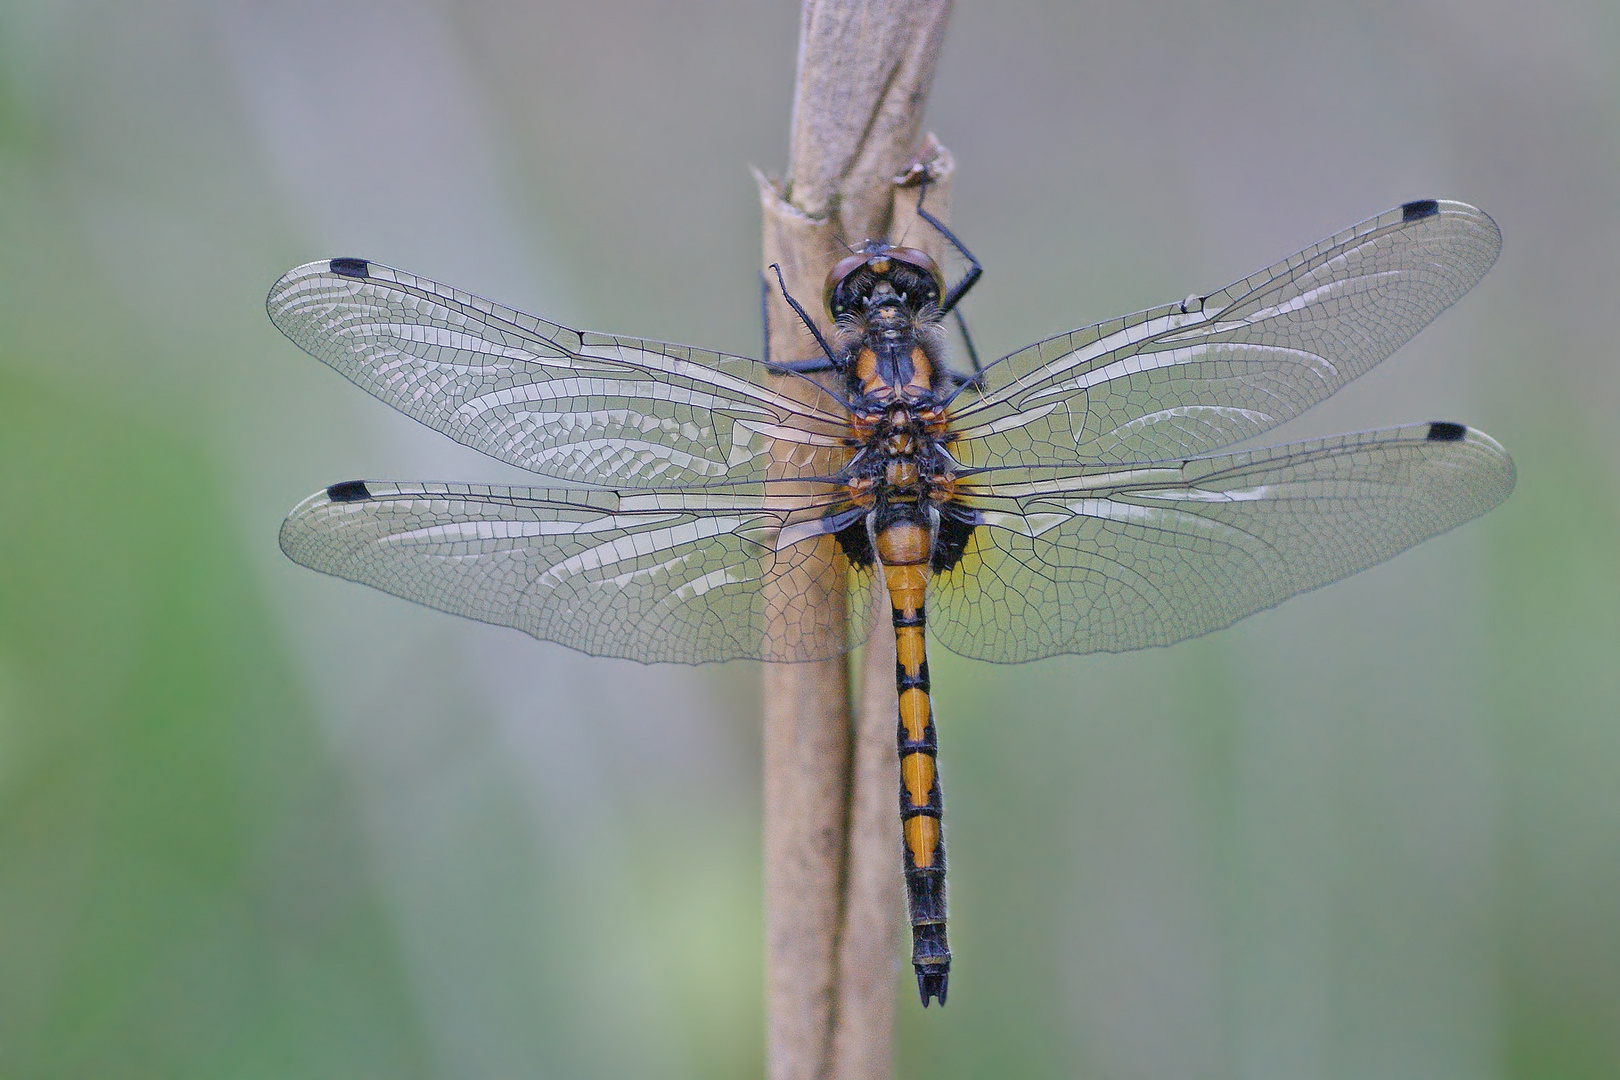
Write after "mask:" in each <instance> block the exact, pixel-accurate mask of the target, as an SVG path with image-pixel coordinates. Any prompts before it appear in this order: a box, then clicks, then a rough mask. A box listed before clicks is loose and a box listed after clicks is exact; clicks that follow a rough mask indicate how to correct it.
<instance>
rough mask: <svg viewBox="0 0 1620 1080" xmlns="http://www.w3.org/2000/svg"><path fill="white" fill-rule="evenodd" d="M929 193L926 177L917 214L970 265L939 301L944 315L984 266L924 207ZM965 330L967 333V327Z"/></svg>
mask: <svg viewBox="0 0 1620 1080" xmlns="http://www.w3.org/2000/svg"><path fill="white" fill-rule="evenodd" d="M927 194H928V181H927V180H926V179H924V180H923V182H922V190H921V191H919V192H918V193H917V216H918V217H920V218H922V219H923V220H924V221H926V222H928V224H930V225H932V226H933V227H934V228H936V229H938V230H939V235H941V236H943V237H944V238H945V239H946V240H949V241H950V243H951V246H952V247H954V248H955V249H956V250H957V251H959V252H961V253H962V258H964V259H966V260H967V261H968V265H969V269H968V272H967V274H966V275H964V276H963V278H962V280H961V281H958V282H957V283H956V284H955V285H952V286H951V287H950V288H949V289H947V290H946V291H945V299H943V300H941V301H940V302H939V313H940V314H941V315H944V314H947V313H949V312H951V311H952V310H954V309H955V308H956V305H957V304H959V303H961V301H962V297H964V296H966V295H967V294H968V290H969V289H971V288H973V286H974V285H976V284H978V281H979V278H980V277H982V276H983V275H984V267H982V266H980V265H979V260H978V259H975V258H974V257H973V252H971V251H969V250H968V249H967V246H966V245H965V244H963V243H962V241H960V240H958V239H957V238H956V234H955V233H953V232H951V230H949V229H947V228H946V227H945V225H944V223H942V222H941V221H940V220H939V218H937V217H935V216H934V215H933V214H930V213H929V212H928V211H926V210H924V209H923V197H924V196H925V195H927ZM963 332H964V333H966V328H965V327H964V330H963ZM968 348H969V349H970V350H971V349H972V345H971V344H970V345H969V346H968ZM973 366H974V370H978V361H977V360H975V361H974V365H973Z"/></svg>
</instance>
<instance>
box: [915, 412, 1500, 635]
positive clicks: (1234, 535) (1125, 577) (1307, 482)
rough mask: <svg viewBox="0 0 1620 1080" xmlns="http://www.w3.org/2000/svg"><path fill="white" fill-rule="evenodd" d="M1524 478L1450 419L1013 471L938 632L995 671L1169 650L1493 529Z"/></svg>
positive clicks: (984, 502) (939, 585)
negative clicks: (1071, 656) (1181, 458)
mask: <svg viewBox="0 0 1620 1080" xmlns="http://www.w3.org/2000/svg"><path fill="white" fill-rule="evenodd" d="M1042 473H1044V474H1045V475H1041V474H1042ZM1513 483H1514V468H1513V461H1512V459H1511V458H1509V457H1508V454H1507V451H1505V450H1503V449H1502V447H1501V446H1500V445H1498V444H1497V443H1496V441H1495V440H1493V439H1491V438H1490V436H1488V435H1486V434H1484V433H1483V432H1479V431H1474V430H1472V429H1469V428H1465V427H1463V426H1462V425H1460V424H1446V423H1435V424H1415V425H1410V426H1407V427H1399V428H1390V429H1387V430H1383V431H1372V432H1364V433H1362V434H1358V435H1341V436H1337V437H1335V438H1331V439H1324V440H1319V441H1314V442H1302V443H1293V444H1290V445H1286V446H1280V447H1274V448H1271V449H1266V450H1256V451H1253V452H1248V453H1239V454H1225V455H1219V456H1212V457H1202V458H1194V459H1192V460H1189V461H1185V462H1164V463H1149V464H1144V465H1138V466H1108V467H1106V468H1101V467H1100V468H1095V469H1091V470H1079V469H1072V470H1068V471H1067V472H1066V473H1065V471H1063V470H1010V471H1009V472H1008V473H1007V474H1005V475H1000V474H998V475H996V476H995V478H994V479H990V480H987V482H986V483H984V484H983V486H982V487H981V489H980V494H979V496H978V497H972V496H970V501H971V502H972V503H973V504H974V505H976V506H978V507H979V508H980V509H981V513H982V514H983V517H984V521H983V524H982V525H980V526H979V527H978V528H977V529H976V530H975V531H974V533H973V536H972V539H971V540H970V541H969V545H968V548H967V551H966V553H965V555H964V557H963V559H962V561H961V563H960V564H958V566H957V567H956V568H955V569H953V570H951V571H949V572H947V573H945V574H942V575H940V576H939V577H937V578H936V579H935V582H934V589H933V593H932V597H931V600H930V610H929V623H930V625H931V626H932V627H933V628H934V630H935V632H936V633H937V635H938V637H939V639H940V641H941V642H942V643H943V644H944V645H945V646H946V647H947V648H949V649H951V650H953V651H954V652H958V653H962V654H963V655H966V656H972V657H977V658H979V659H983V660H997V661H1009V662H1010V661H1022V660H1034V659H1037V658H1039V657H1043V656H1053V655H1057V654H1060V653H1089V652H1122V651H1125V650H1128V649H1140V648H1143V647H1145V646H1149V645H1168V644H1170V643H1171V642H1175V641H1180V640H1182V639H1183V638H1190V637H1195V636H1197V635H1199V634H1204V633H1208V632H1209V631H1211V630H1218V629H1220V628H1221V627H1223V626H1228V625H1230V624H1231V623H1233V622H1235V621H1236V620H1238V619H1241V618H1243V617H1244V616H1245V615H1248V614H1251V613H1253V612H1256V611H1259V610H1261V609H1263V608H1268V607H1271V606H1273V605H1275V604H1278V603H1281V602H1282V601H1283V600H1286V599H1287V598H1288V597H1290V596H1293V595H1295V594H1297V593H1301V592H1305V591H1306V590H1308V589H1314V588H1317V587H1318V586H1321V585H1326V584H1328V583H1329V582H1332V581H1337V580H1338V579H1339V578H1342V577H1345V576H1346V575H1348V574H1353V573H1355V572H1356V571H1358V570H1362V569H1365V568H1366V567H1369V566H1372V565H1373V564H1375V563H1379V562H1382V561H1384V560H1385V559H1388V558H1390V557H1391V556H1393V555H1395V554H1396V553H1398V552H1401V551H1404V550H1406V549H1407V548H1409V547H1411V546H1412V545H1413V544H1416V543H1418V542H1420V541H1422V540H1425V539H1427V538H1429V537H1431V536H1434V535H1436V534H1438V533H1442V532H1445V531H1446V530H1447V529H1450V528H1453V527H1455V526H1457V525H1460V524H1462V523H1463V522H1465V521H1469V520H1471V519H1473V518H1475V517H1478V516H1479V515H1480V514H1483V513H1484V512H1485V511H1487V510H1489V509H1490V508H1491V507H1493V506H1495V505H1496V504H1497V503H1499V502H1501V501H1502V500H1503V499H1505V498H1507V496H1508V493H1509V492H1510V491H1512V489H1513Z"/></svg>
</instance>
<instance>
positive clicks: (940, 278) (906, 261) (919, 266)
mask: <svg viewBox="0 0 1620 1080" xmlns="http://www.w3.org/2000/svg"><path fill="white" fill-rule="evenodd" d="M884 255H885V256H886V257H887V258H889V259H891V260H893V261H894V262H896V263H899V264H901V265H902V266H906V267H909V268H910V269H912V270H915V271H916V272H917V273H919V274H922V275H923V276H924V277H925V278H926V279H927V280H928V281H929V282H931V283H932V284H933V295H932V296H929V297H927V299H928V300H929V301H931V302H933V303H938V302H939V298H940V297H941V296H944V295H945V277H944V275H942V274H941V273H940V272H939V266H938V265H937V264H936V263H935V262H934V260H933V259H932V258H930V257H929V255H928V253H927V252H926V251H918V250H917V249H916V248H898V247H897V248H890V249H889V250H888V251H886V252H884Z"/></svg>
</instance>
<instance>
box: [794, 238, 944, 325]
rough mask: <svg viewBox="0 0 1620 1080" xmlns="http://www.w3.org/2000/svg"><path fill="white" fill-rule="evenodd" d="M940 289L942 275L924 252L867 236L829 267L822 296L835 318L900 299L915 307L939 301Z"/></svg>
mask: <svg viewBox="0 0 1620 1080" xmlns="http://www.w3.org/2000/svg"><path fill="white" fill-rule="evenodd" d="M944 291H945V279H944V278H943V277H942V276H941V275H940V272H939V267H938V266H936V265H934V260H933V259H931V258H929V257H928V255H927V253H926V252H922V251H918V250H917V249H916V248H903V247H890V246H889V245H888V244H885V243H883V242H882V241H880V240H868V241H867V242H866V243H865V244H863V245H862V246H861V249H860V250H859V251H857V252H855V253H854V254H853V255H849V256H846V257H845V258H843V259H840V260H839V262H838V265H837V266H835V267H833V268H832V272H831V273H829V274H828V275H827V288H826V290H825V291H824V292H823V294H822V300H823V302H825V303H826V305H827V313H828V314H829V315H831V316H832V317H833V319H834V320H837V319H841V318H843V317H844V316H846V315H861V314H865V313H866V312H867V311H869V310H872V309H873V308H875V307H878V306H881V305H884V304H895V303H903V304H904V305H905V306H907V307H909V308H910V309H911V310H912V311H918V310H920V309H922V308H923V307H926V306H927V305H929V304H937V303H939V298H940V296H941V295H943V294H944Z"/></svg>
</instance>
